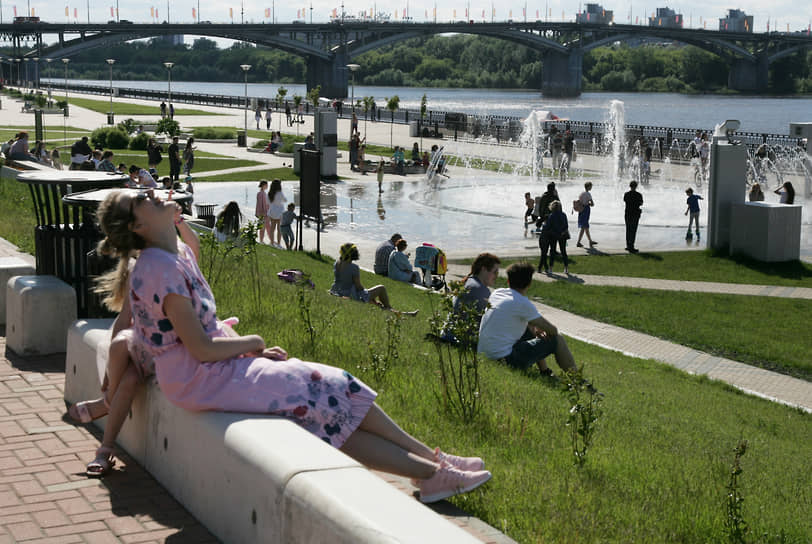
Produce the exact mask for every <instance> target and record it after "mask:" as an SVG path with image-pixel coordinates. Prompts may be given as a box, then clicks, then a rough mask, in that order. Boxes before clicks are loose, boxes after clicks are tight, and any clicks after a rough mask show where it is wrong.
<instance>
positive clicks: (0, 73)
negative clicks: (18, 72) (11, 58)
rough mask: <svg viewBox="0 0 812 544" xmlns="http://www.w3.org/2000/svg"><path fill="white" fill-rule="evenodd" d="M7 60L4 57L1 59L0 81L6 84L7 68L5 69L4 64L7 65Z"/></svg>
mask: <svg viewBox="0 0 812 544" xmlns="http://www.w3.org/2000/svg"><path fill="white" fill-rule="evenodd" d="M5 61H6V59H5V58H4V57H0V81H2V82H3V83H6V77H5V73H6V72H5V68H3V64H4V63H5Z"/></svg>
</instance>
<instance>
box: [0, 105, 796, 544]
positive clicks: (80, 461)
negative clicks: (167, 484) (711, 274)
mask: <svg viewBox="0 0 812 544" xmlns="http://www.w3.org/2000/svg"><path fill="white" fill-rule="evenodd" d="M132 102H139V103H148V102H145V101H137V100H132ZM2 105H3V110H2V122H0V125H2V126H29V125H32V124H33V116H31V115H30V114H24V113H21V112H19V103H17V102H14V101H12V100H9V99H7V98H5V97H4V99H3V103H2ZM178 106H179V107H182V106H181V105H178ZM194 107H198V106H194ZM199 108H200V109H207V110H211V111H212V112H213V113H219V114H221V115H222V116H223V117H218V118H212V117H207V116H191V117H186V116H184V117H181V118H179V120H180V121H181V123H182V126H183V127H184V128H186V127H193V126H208V125H212V124H216V125H220V126H223V125H227V126H235V127H240V128H241V127H242V123H243V116H242V112H239V111H237V110H227V109H223V108H209V107H204V106H201V107H199ZM157 117H158V111H157V107H156V114H155V116H153V118H157ZM214 119H216V120H214ZM45 122H46V129H47V130H57V129H59V130H60V132H61V127H62V118H61V117H59V118H57V117H56V116H49V117H46V121H45ZM104 122H105V116H104V115H103V114H97V113H94V112H90V111H87V110H83V109H81V108H72V109H71V117H70V118H69V119H68V120H67V123H68V124H69V125H72V126H77V127H81V128H86V129H88V130H90V129H94V128H97V127H99V126H102V125H103V124H104ZM250 125H251V123H250V119H249V128H250ZM276 126H277V122H276V120H274V123H273V127H274V128H276ZM285 130H289V129H287V128H286V127H285ZM310 130H312V119H311V118H306V123H305V124H304V125H300V131H301V133H302V134H305V133H307V132H309V131H310ZM361 130H362V133H363V131H364V123H363V121H361ZM366 130H367V131H368V132H367V139H368V142H370V143H377V144H382V145H388V144H389V137H390V135H389V131H390V126H389V124H387V123H368V124H367V127H366ZM407 131H408V127H405V126H402V125H395V126H394V133H395V136H394V139H395V142H396V143H397V142H401V143H403V142H411V141H412V140H414V138H408V132H407ZM348 133H349V121H348V120H340V121H339V139H346V136H347V135H348ZM424 143H430V141H428V140H426V141H424ZM199 148H200V149H202V150H205V151H212V152H215V153H221V154H228V155H231V156H235V157H238V158H244V159H250V160H257V161H261V162H263V165H262V166H259V167H248V168H242V169H239V170H240V171H244V172H246V173H250V172H251V171H252V170H258V169H262V168H267V167H274V168H276V167H282V166H283V164H284V165H285V166H287V165H289V164H290V161H291V159H290V157H279V156H275V155H268V154H256V153H249V152H248V151H247V150H246V149H245V148H239V147H236V146H235V145H234V144H209V143H200V144H199ZM489 149H490V148H489ZM488 152H490V151H488ZM223 173H225V171H224V172H223ZM196 174H198V175H199V174H200V173H196ZM339 175H340V176H342V177H343V178H346V186H347V187H353V186H355V187H367V189H366V190H367V191H368V192H369V193H371V194H372V195H374V196H369V195H364V194H363V191H359V190H355V194H356V195H357V198H359V199H360V200H361V201H364V202H366V203H367V204H369V202H374V201H375V200H377V195H376V194H375V193H377V186H374V187H373V185H374V184H375V182H374V179H373V177H374V176H360V175H358V174H356V173H353V172H350V170H349V168H348V166H347V165H346V163H345V162H342V163H341V164H340V166H339ZM367 178H368V179H367ZM400 183H403V184H404V185H408V184H410V183H415V181H413V180H411V179H406V180H403V181H400ZM202 185H204V184H200V185H199V186H198V187H199V190H198V192H197V193H196V197H197V198H200V196H199V195H200V194H206V190H205V189H204V187H201V186H202ZM373 189H374V190H373ZM254 192H255V189H254ZM254 192H251V193H247V194H248V195H249V198H253V194H254ZM406 192H407V191H406V190H405V189H404V192H403V193H402V196H401V198H402V199H404V200H408V201H413V198H414V197H411V198H410V197H408V196H405V193H406ZM417 192H418V191H417V190H412V191H411V192H410V194H412V195H413V194H415V193H417ZM540 192H541V191H539V193H540ZM209 194H215V193H209ZM519 208H520V206H517V208H516V209H517V210H519ZM396 210H397V208H395V207H390V208H389V211H388V213H389V216H390V217H391V216H392V215H395V216H397V211H396ZM358 213H360V211H359V212H358ZM404 217H406V219H404V221H405V222H404V223H401V224H396V223H395V222H394V220H393V221H392V222H387V223H385V224H384V226H383V227H379V228H376V229H374V230H373V229H368V230H371V231H372V232H371V233H370V232H369V231H367V232H364V229H362V228H360V227H356V228H346V227H341V228H339V227H337V226H336V227H332V226H331V227H330V228H328V229H327V231H326V232H324V233H323V234H322V239H321V244H322V248H323V251H324V252H325V253H328V254H334V253H336V248H337V247H338V246H339V245H340V244H341V243H343V242H345V241H347V238H348V236H352V237H353V238H352V239H353V241H356V243H357V244H358V245H359V248H360V249H361V254H362V258H361V265H362V266H364V267H365V268H369V269H371V268H372V258H373V253H374V248H375V245H377V243H379V242H380V241H381V239H382V236H381V235H380V233H382V232H389V231H393V232H394V231H395V230H398V231H402V232H403V234H404V235H405V236H409V232H410V223H409V222H408V221H419V220H420V218H421V217H423V216H422V215H421V214H420V213H418V212H414V213H413V215H410V216H404ZM519 218H520V216H519V215H518V214H517V215H516V217H515V225H514V226H511V227H510V228H511V229H512V230H511V234H510V236H511V237H512V238H516V240H513V241H511V242H510V243H508V242H504V243H500V244H499V245H498V246H497V247H496V248H491V249H493V250H496V251H497V252H499V253H500V254H503V255H507V254H510V255H532V256H533V257H534V258H535V257H536V256H537V255H538V246H537V239H536V238H535V237H534V236H533V235H532V233H524V232H522V229H521V228H520V226H519ZM502 219H504V218H502ZM511 221H513V219H511ZM614 223H616V222H613V224H607V225H605V227H606V228H605V229H603V231H602V232H603V234H602V235H601V238H600V239H601V246H600V247H601V250H602V251H604V252H607V253H612V252H616V251H622V247H623V240H622V236H623V233H622V229H621V228H620V227H619V226H618V225H616V224H614ZM808 228H809V227H808V226H806V227H805V229H806V230H808ZM680 229H681V227H680ZM651 230H652V231H656V232H657V233H666V234H665V235H663V234H656V235H651V237H650V238H646V236H647V235H646V234H644V233H645V229H643V228H641V235H642V239H643V240H647V239H648V240H651V243H657V240H658V239H662V238H663V236H667V237H671V236H672V235H673V232H671V231H672V230H673V229H667V228H665V227H657V229H651ZM389 234H391V233H389ZM385 237H388V234H387V236H384V238H385ZM420 241H422V240H415V241H414V243H413V244H412V245H417V244H419V243H420ZM804 244H805V245H804V251H803V252H802V253H803V254H805V255H810V254H812V252H810V251H809V248H808V247H807V246H806V241H805V242H804ZM305 245H306V246H307V247H308V249H312V248H314V247H315V231H313V230H312V229H311V230H307V231H306V233H305ZM572 245H574V244H572ZM674 246H675V248H676V247H682V248H684V247H685V244H684V241H679V242H675V244H674ZM644 247H645V246H644ZM667 247H670V246H667ZM694 247H696V246H694ZM482 249H485V248H480V249H479V250H474V249H473V248H464V250H459V249H458V248H455V247H448V253H449V255H450V256H452V257H462V256H470V255H472V254H475V253H478V252H479V251H481V250H482ZM658 249H660V248H659V247H658ZM581 251H582V250H578V249H576V248H574V247H573V248H572V252H573V253H574V254H575V255H578V254H581ZM0 256H2V257H5V256H18V257H21V258H24V259H26V260H28V261H29V262H32V259H33V258H32V257H31V256H30V255H24V254H19V253H18V252H17V251H16V248H14V247H13V246H12V245H10V244H8V242H6V241H5V240H2V239H0ZM465 273H467V267H463V266H459V265H457V266H453V265H452V266H451V268H450V270H449V275H450V276H451V277H454V278H459V277H462V276H463V275H464V274H465ZM536 279H537V281H544V282H547V281H564V277H563V276H556V277H554V278H548V277H546V276H542V275H536ZM576 279H577V281H579V282H580V283H584V284H587V285H616V286H634V287H638V288H646V289H659V290H668V291H693V292H706V293H727V294H738V295H746V296H768V297H787V298H795V299H810V298H812V289H805V288H790V287H777V286H761V285H741V284H722V283H713V282H683V281H668V280H651V279H641V278H620V277H609V276H590V275H583V276H578V277H577V278H576ZM539 307H540V309H541V312H542V313H543V314H544V315H545V316H546V317H547V318H548V319H550V321H551V322H553V323H555V324H556V325H557V326H558V327H559V328H560V329H561V331H562V332H563V333H564V334H566V335H568V336H571V337H573V338H577V339H579V340H583V341H585V342H588V343H592V344H595V345H599V346H602V347H605V348H607V349H611V350H614V351H619V352H622V353H625V354H627V355H630V356H633V357H639V358H645V359H655V360H658V361H661V362H663V363H666V364H669V365H672V366H675V367H677V368H680V369H682V370H685V371H687V372H690V373H694V374H704V375H707V376H708V377H710V378H713V379H717V380H721V381H724V382H727V383H729V384H731V385H733V386H734V387H737V388H739V389H742V390H743V391H745V392H748V393H751V394H754V395H757V396H759V397H762V398H766V399H770V400H773V401H776V402H780V403H783V404H787V405H790V406H794V407H798V408H801V409H803V410H805V411H806V412H812V384H810V383H809V382H806V381H803V380H797V379H794V378H790V377H788V376H785V375H782V374H777V373H774V372H769V371H766V370H762V369H759V368H756V367H752V366H748V365H744V364H741V363H738V362H735V361H730V360H727V359H723V358H719V357H714V356H711V355H709V354H706V353H702V352H700V351H697V350H693V349H690V348H686V347H684V346H680V345H677V344H673V343H671V342H667V341H663V340H660V339H657V338H654V337H651V336H648V335H645V334H641V333H637V332H634V331H629V330H626V329H622V328H620V327H615V326H611V325H607V324H605V323H600V322H597V321H594V320H591V319H586V318H582V317H580V316H576V315H574V314H571V313H568V312H565V311H562V310H559V309H556V308H552V307H549V306H545V305H541V304H539ZM5 347H6V346H5V331H2V337H0V349H2V351H0V507H1V508H2V510H1V511H0V544H3V543H6V542H23V541H24V542H48V543H62V542H64V543H72V542H85V543H91V542H165V541H171V542H190V543H191V542H194V543H206V542H216V541H217V540H216V539H215V538H214V537H213V536H212V535H211V534H210V533H209V532H208V531H207V530H206V529H205V527H203V526H202V525H201V524H200V523H199V522H198V521H197V520H195V519H194V518H193V517H192V516H191V515H190V514H189V513H188V512H187V511H186V510H185V509H184V508H183V507H182V505H180V504H178V503H177V502H176V501H175V500H174V499H173V498H172V497H171V496H169V494H168V493H167V492H166V491H165V490H164V489H163V488H162V487H161V486H160V485H159V484H158V483H157V482H156V481H155V480H154V479H153V478H152V477H151V476H150V475H149V474H148V473H146V472H145V471H144V470H143V469H141V468H140V466H139V465H138V464H137V463H135V462H133V461H132V460H131V459H130V458H129V457H128V456H127V455H126V454H123V452H118V455H117V457H118V459H119V463H118V465H117V467H116V472H114V473H113V474H112V475H111V476H110V477H107V478H105V479H104V480H89V479H87V478H86V477H85V475H84V467H85V463H86V462H87V461H88V460H90V459H91V458H92V457H93V453H94V451H95V449H96V447H98V444H99V440H100V438H101V434H100V432H99V431H97V430H95V429H91V428H89V427H83V426H76V425H74V424H73V423H71V422H70V421H67V420H66V419H64V412H65V406H64V402H63V400H62V397H63V389H64V368H65V356H64V354H61V355H57V356H49V357H37V358H20V357H17V356H15V355H14V354H13V353H12V352H10V351H7V350H6V349H5ZM381 477H383V478H384V479H386V480H387V481H389V482H390V483H392V484H393V485H395V486H397V487H398V488H400V489H402V490H403V491H404V492H405V493H411V492H412V490H413V488H412V487H411V486H410V485H409V484H408V482H406V481H405V480H404V479H402V478H397V477H392V476H389V475H384V474H381ZM435 509H437V510H438V511H439V512H440V513H442V514H443V515H445V516H446V517H447V518H448V519H450V520H452V521H453V522H455V523H457V524H459V525H461V526H463V527H465V528H466V529H468V530H469V531H470V532H471V533H472V534H474V535H476V536H477V537H479V538H480V539H481V540H482V541H483V542H493V543H508V542H512V541H511V540H510V539H509V538H507V537H505V536H504V535H502V534H501V533H499V532H498V531H496V530H495V529H492V528H490V527H488V526H487V525H486V524H484V523H483V522H481V521H480V520H477V519H476V518H471V517H469V516H467V515H466V514H465V513H464V512H461V511H459V510H457V509H455V508H454V507H452V506H450V505H449V504H448V503H441V504H440V505H439V506H436V507H435Z"/></svg>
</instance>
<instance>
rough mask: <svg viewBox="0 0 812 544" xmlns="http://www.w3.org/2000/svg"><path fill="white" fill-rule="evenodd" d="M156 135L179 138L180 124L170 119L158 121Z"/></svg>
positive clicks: (165, 118)
mask: <svg viewBox="0 0 812 544" xmlns="http://www.w3.org/2000/svg"><path fill="white" fill-rule="evenodd" d="M155 134H168V135H170V136H177V135H178V134H180V123H178V122H177V121H175V120H174V119H170V118H169V117H164V118H163V119H161V120H160V121H158V125H157V126H156V127H155Z"/></svg>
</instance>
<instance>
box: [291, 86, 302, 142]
mask: <svg viewBox="0 0 812 544" xmlns="http://www.w3.org/2000/svg"><path fill="white" fill-rule="evenodd" d="M301 103H302V97H301V95H298V94H294V95H293V105H294V107H296V112H297V113H296V115H298V114H299V113H298V112H299V104H301ZM298 135H299V123H296V136H298Z"/></svg>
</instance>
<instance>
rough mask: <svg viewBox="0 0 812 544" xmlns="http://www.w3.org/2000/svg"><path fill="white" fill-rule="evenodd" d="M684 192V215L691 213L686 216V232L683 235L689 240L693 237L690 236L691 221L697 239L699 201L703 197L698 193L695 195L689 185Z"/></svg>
mask: <svg viewBox="0 0 812 544" xmlns="http://www.w3.org/2000/svg"><path fill="white" fill-rule="evenodd" d="M685 194H686V195H688V199H687V200H686V203H687V204H688V209H687V210H685V215H688V213H689V212H690V214H691V216H690V217H689V218H688V233H687V234H686V235H685V239H686V240H690V239H691V238H693V236H691V223H693V224H694V228H695V229H696V239H697V240H699V201H700V200H704V199H703V198H702V197H701V196H700V195H695V194H694V190H693V189H691V188H690V187H688V188H687V189H686V190H685Z"/></svg>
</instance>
